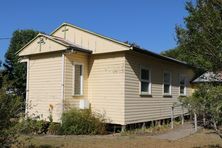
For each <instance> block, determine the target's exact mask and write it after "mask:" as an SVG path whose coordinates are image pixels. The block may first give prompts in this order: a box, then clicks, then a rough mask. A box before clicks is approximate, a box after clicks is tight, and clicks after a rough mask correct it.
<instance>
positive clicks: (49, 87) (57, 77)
mask: <svg viewBox="0 0 222 148" xmlns="http://www.w3.org/2000/svg"><path fill="white" fill-rule="evenodd" d="M28 75H29V80H28V84H27V85H28V92H29V93H28V100H27V103H29V105H28V110H27V111H28V115H29V116H37V115H40V117H41V119H46V120H48V117H49V108H50V106H53V111H52V116H53V120H54V121H55V122H58V121H60V117H61V113H62V105H63V104H62V103H63V102H62V96H61V93H62V92H61V90H62V89H61V87H62V54H61V53H47V54H41V55H35V56H30V57H29V69H28Z"/></svg>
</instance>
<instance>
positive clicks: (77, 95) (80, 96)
mask: <svg viewBox="0 0 222 148" xmlns="http://www.w3.org/2000/svg"><path fill="white" fill-rule="evenodd" d="M83 96H84V95H72V97H83Z"/></svg>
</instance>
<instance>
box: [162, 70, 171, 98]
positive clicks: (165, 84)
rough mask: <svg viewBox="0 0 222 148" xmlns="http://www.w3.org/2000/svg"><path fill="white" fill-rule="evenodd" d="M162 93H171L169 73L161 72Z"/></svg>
mask: <svg viewBox="0 0 222 148" xmlns="http://www.w3.org/2000/svg"><path fill="white" fill-rule="evenodd" d="M163 94H164V95H171V73H170V72H164V73H163Z"/></svg>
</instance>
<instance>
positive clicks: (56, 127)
mask: <svg viewBox="0 0 222 148" xmlns="http://www.w3.org/2000/svg"><path fill="white" fill-rule="evenodd" d="M60 129H61V124H60V123H55V122H52V123H51V124H50V125H49V128H48V133H49V134H52V135H56V134H59V133H60Z"/></svg>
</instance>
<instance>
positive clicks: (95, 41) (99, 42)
mask: <svg viewBox="0 0 222 148" xmlns="http://www.w3.org/2000/svg"><path fill="white" fill-rule="evenodd" d="M64 30H65V32H64ZM52 35H53V36H58V37H61V38H65V39H66V40H68V41H70V42H72V43H74V44H76V45H78V46H79V47H82V48H85V49H88V50H92V51H93V53H94V54H95V53H106V52H114V51H124V50H129V45H127V44H124V43H122V44H123V45H121V44H119V43H116V42H113V41H111V40H107V39H104V38H103V37H101V36H97V35H95V33H89V32H87V31H84V30H82V29H78V28H75V27H72V26H70V25H64V26H62V27H61V28H59V29H58V30H56V31H55V32H54V33H53V34H52Z"/></svg>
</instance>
